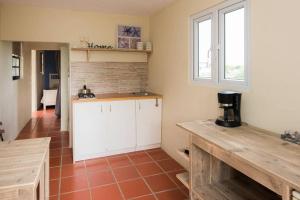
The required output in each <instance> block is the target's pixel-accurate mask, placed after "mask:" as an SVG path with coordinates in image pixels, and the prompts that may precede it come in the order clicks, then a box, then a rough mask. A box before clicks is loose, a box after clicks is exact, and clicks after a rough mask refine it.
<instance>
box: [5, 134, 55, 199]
mask: <svg viewBox="0 0 300 200" xmlns="http://www.w3.org/2000/svg"><path fill="white" fill-rule="evenodd" d="M50 140H51V138H39V139H28V140H16V141H9V142H0V199H1V200H36V199H40V200H44V199H49V144H50Z"/></svg>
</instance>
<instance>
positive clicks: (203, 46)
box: [198, 19, 212, 78]
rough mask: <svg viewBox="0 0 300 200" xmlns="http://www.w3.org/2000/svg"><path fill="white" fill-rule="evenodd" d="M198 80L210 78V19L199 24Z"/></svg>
mask: <svg viewBox="0 0 300 200" xmlns="http://www.w3.org/2000/svg"><path fill="white" fill-rule="evenodd" d="M198 58H199V63H198V64H199V65H198V66H199V70H198V73H199V74H198V76H199V78H211V77H212V73H211V19H208V20H206V21H202V22H200V23H199V57H198Z"/></svg>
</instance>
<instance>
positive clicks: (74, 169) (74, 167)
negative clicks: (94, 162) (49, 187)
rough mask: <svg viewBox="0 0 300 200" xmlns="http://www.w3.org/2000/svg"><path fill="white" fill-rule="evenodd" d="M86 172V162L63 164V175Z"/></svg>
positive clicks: (75, 174)
mask: <svg viewBox="0 0 300 200" xmlns="http://www.w3.org/2000/svg"><path fill="white" fill-rule="evenodd" d="M85 172H86V170H85V165H84V162H77V163H75V164H71V165H63V166H62V172H61V176H62V177H68V176H78V175H84V174H85Z"/></svg>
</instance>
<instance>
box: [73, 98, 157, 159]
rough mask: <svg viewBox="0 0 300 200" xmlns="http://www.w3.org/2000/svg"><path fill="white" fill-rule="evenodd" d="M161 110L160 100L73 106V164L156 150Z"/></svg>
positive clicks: (84, 103)
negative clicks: (137, 151)
mask: <svg viewBox="0 0 300 200" xmlns="http://www.w3.org/2000/svg"><path fill="white" fill-rule="evenodd" d="M161 108H162V100H161V99H145V100H115V101H106V102H100V101H99V102H77V103H74V104H73V158H74V161H79V160H85V159H91V158H96V157H102V156H107V155H113V154H119V153H126V152H131V151H135V150H141V149H147V148H152V147H159V146H160V143H161Z"/></svg>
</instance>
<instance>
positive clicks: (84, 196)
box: [60, 190, 91, 200]
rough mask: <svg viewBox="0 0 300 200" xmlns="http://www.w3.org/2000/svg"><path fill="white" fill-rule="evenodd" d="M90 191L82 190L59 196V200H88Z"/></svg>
mask: <svg viewBox="0 0 300 200" xmlns="http://www.w3.org/2000/svg"><path fill="white" fill-rule="evenodd" d="M90 199H91V198H90V191H89V190H84V191H79V192H72V193H68V194H63V195H61V196H60V200H90Z"/></svg>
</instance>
